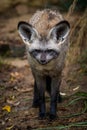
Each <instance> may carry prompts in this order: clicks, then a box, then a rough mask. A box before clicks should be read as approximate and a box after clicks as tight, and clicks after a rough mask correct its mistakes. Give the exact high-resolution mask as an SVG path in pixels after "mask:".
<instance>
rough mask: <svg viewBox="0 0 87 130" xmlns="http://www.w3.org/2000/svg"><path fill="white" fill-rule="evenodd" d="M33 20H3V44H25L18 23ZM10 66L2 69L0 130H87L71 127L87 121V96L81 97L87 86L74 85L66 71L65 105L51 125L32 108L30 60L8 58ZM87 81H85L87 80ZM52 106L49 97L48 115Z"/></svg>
mask: <svg viewBox="0 0 87 130" xmlns="http://www.w3.org/2000/svg"><path fill="white" fill-rule="evenodd" d="M30 16H31V15H30ZM30 16H29V15H27V14H26V15H21V16H19V17H13V18H9V19H8V18H4V17H2V18H1V22H0V44H2V43H3V44H10V45H11V46H13V44H17V43H18V44H21V40H20V37H19V35H18V33H17V29H16V28H17V27H16V26H17V23H18V21H20V20H23V19H28V17H30ZM12 54H13V53H12ZM6 62H7V63H9V65H6V64H4V65H2V66H1V67H0V130H32V129H37V130H41V129H40V128H44V130H56V129H59V128H57V127H59V126H63V127H64V126H69V127H66V128H64V129H65V130H87V125H86V126H84V127H83V126H81V125H80V126H79V127H77V126H76V125H71V127H70V124H74V123H78V122H84V121H87V96H86V97H85V96H83V95H82V96H79V93H78V92H81V91H82V90H83V94H85V92H87V84H86V83H85V84H84V82H80V83H78V84H70V82H69V80H70V79H69V77H68V78H66V77H65V74H66V70H67V68H65V69H64V73H63V80H62V85H61V95H62V97H63V101H62V103H60V104H58V108H57V109H58V111H57V114H58V119H57V120H55V121H53V122H50V121H49V119H48V117H47V119H45V120H39V119H38V109H35V108H32V99H33V82H34V80H33V76H32V73H31V69H30V66H29V65H28V63H27V59H26V56H25V57H22V58H19V57H18V58H15V57H14V58H11V57H10V58H9V57H8V58H5V63H6ZM86 78H87V77H84V80H86ZM82 86H83V87H82ZM49 104H50V101H49V96H48V95H47V94H46V106H47V111H48V110H49ZM47 128H48V129H47ZM60 129H63V128H62V127H61V128H60ZM42 130H43V129H42Z"/></svg>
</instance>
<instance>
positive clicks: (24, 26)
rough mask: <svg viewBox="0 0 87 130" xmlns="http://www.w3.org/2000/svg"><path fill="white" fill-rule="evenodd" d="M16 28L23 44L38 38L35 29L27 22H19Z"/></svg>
mask: <svg viewBox="0 0 87 130" xmlns="http://www.w3.org/2000/svg"><path fill="white" fill-rule="evenodd" d="M17 28H18V31H19V34H20V36H21V38H22V39H23V41H24V42H25V43H28V42H32V40H34V39H35V38H37V37H38V32H37V31H36V29H35V28H34V27H33V26H32V25H30V24H28V23H27V22H24V21H21V22H19V23H18V27H17Z"/></svg>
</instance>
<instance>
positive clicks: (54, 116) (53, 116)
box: [49, 114, 58, 121]
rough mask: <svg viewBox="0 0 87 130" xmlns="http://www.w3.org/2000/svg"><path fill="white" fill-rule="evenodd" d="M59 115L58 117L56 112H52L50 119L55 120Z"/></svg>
mask: <svg viewBox="0 0 87 130" xmlns="http://www.w3.org/2000/svg"><path fill="white" fill-rule="evenodd" d="M57 118H58V117H57V115H54V114H50V115H49V120H50V121H54V120H56V119H57Z"/></svg>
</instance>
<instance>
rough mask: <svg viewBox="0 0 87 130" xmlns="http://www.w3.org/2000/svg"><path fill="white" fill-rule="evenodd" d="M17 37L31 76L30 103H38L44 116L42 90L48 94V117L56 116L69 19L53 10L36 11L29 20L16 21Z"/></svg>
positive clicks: (67, 45)
mask: <svg viewBox="0 0 87 130" xmlns="http://www.w3.org/2000/svg"><path fill="white" fill-rule="evenodd" d="M18 30H19V34H20V36H21V38H22V39H23V41H24V43H25V44H26V50H27V55H28V61H29V64H30V66H31V69H32V73H33V76H34V79H35V83H34V99H33V107H39V117H40V118H41V119H43V118H45V117H46V104H45V90H47V92H48V93H49V95H50V97H51V101H50V112H49V117H50V119H52V120H53V119H55V118H56V117H57V102H58V101H60V94H59V89H60V83H61V73H62V70H63V68H64V62H65V57H66V53H67V50H68V48H69V41H68V34H69V31H70V25H69V23H68V22H67V21H66V20H64V19H63V17H62V15H61V14H60V13H59V12H57V11H53V10H49V9H45V10H42V11H37V12H36V13H35V14H34V15H33V17H32V18H31V19H30V21H29V23H28V22H24V21H21V22H19V24H18Z"/></svg>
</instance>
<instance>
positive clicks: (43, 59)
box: [40, 52, 46, 65]
mask: <svg viewBox="0 0 87 130" xmlns="http://www.w3.org/2000/svg"><path fill="white" fill-rule="evenodd" d="M40 63H41V64H43V65H44V64H46V53H45V52H42V54H41V57H40Z"/></svg>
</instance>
